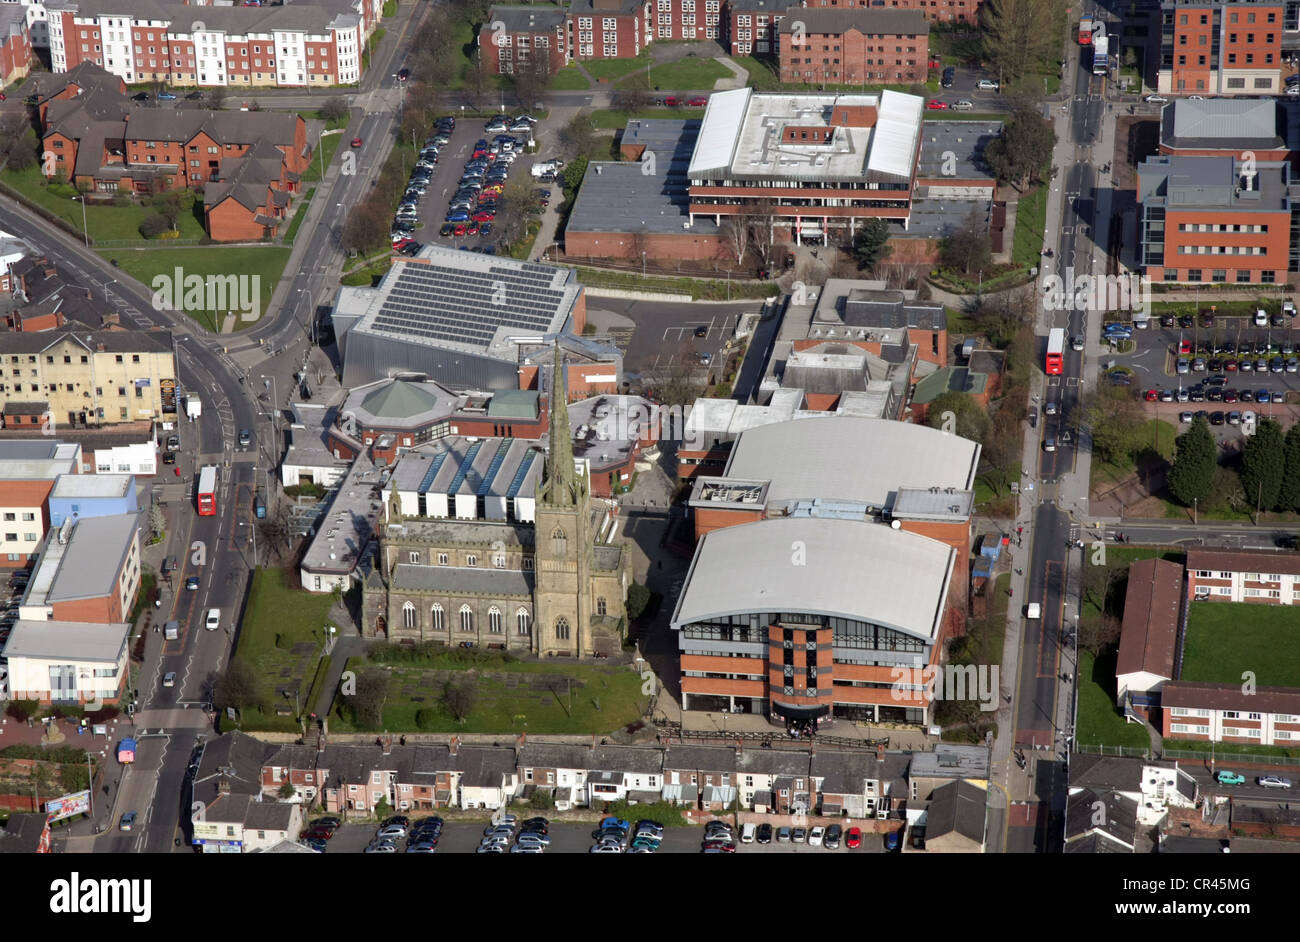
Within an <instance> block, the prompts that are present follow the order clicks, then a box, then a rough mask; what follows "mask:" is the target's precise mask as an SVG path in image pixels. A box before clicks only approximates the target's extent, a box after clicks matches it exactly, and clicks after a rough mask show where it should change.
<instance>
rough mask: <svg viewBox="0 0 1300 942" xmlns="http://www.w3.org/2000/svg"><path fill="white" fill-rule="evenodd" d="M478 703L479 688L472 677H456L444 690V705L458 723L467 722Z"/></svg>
mask: <svg viewBox="0 0 1300 942" xmlns="http://www.w3.org/2000/svg"><path fill="white" fill-rule="evenodd" d="M477 703H478V687H477V686H475V684H474V680H473V678H472V677H465V676H462V677H455V678H453V679H451V680H449V681H447V684H446V686H444V687H443V688H442V705H443V706H444V707H445V708H446V710H447V712H448V713H450V714H451V715H452V717H453V718H454V719H455V720H456V722H458V723H463V722H465V720H466V719H467V718H468V717H469V715H470V714H471V713H473V712H474V707H475V705H476V704H477Z"/></svg>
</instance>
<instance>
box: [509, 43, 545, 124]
mask: <svg viewBox="0 0 1300 942" xmlns="http://www.w3.org/2000/svg"><path fill="white" fill-rule="evenodd" d="M547 51H548V50H539V52H540V53H541V54H540V55H539V54H536V53H535V54H534V55H533V56H532V57H530V58H528V59H525V60H524V61H523V62H516V63H515V73H514V75H513V76H512V81H511V84H512V85H513V86H514V90H515V98H516V99H518V101H519V107H521V108H523V109H524V110H525V111H527V110H528V109H530V108H533V107H535V106H536V103H537V102H539V101H541V100H542V96H543V95H545V94H546V91H547V89H549V88H550V87H551V78H552V76H551V60H550V58H549V57H548V56H547V55H546V52H547Z"/></svg>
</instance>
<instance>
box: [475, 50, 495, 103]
mask: <svg viewBox="0 0 1300 942" xmlns="http://www.w3.org/2000/svg"><path fill="white" fill-rule="evenodd" d="M494 78H495V76H493V75H492V72H491V67H490V66H489V64H488V61H487V60H486V59H484V58H483V50H481V49H475V50H474V62H473V64H472V65H471V66H470V69H469V88H470V99H471V100H472V101H473V102H474V107H475V108H477V109H479V110H482V108H483V102H484V101H485V100H486V99H487V91H488V86H489V84H491V82H492V81H493V79H494Z"/></svg>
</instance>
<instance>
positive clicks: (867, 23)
mask: <svg viewBox="0 0 1300 942" xmlns="http://www.w3.org/2000/svg"><path fill="white" fill-rule="evenodd" d="M797 22H802V23H803V24H804V26H803V29H804V33H805V34H808V33H829V34H836V33H847V32H848V31H849V30H851V29H856V30H857V31H858V32H860V33H864V34H867V35H872V36H900V35H902V36H928V35H929V34H930V24H929V22H928V21H927V20H926V18H925V14H924V13H922V12H921V11H920V10H889V9H885V10H882V9H880V8H878V7H847V8H841V9H829V8H820V7H806V8H805V7H798V6H794V7H790V8H789V9H788V10H787V11H786V16H785V18H784V19H783V20H781V33H782V34H784V35H787V36H788V35H790V34H791V33H792V32H793V31H794V24H795V23H797Z"/></svg>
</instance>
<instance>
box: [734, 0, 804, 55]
mask: <svg viewBox="0 0 1300 942" xmlns="http://www.w3.org/2000/svg"><path fill="white" fill-rule="evenodd" d="M789 6H790V4H789V0H727V6H726V11H725V15H724V16H723V23H724V24H725V26H726V32H725V35H724V37H723V48H725V49H727V50H728V51H729V52H730V53H731V54H732V55H733V56H750V55H753V56H775V55H776V51H777V45H776V31H777V28H778V26H779V25H780V23H781V20H782V19H783V18H784V17H785V12H786V10H787V9H788V8H789Z"/></svg>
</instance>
